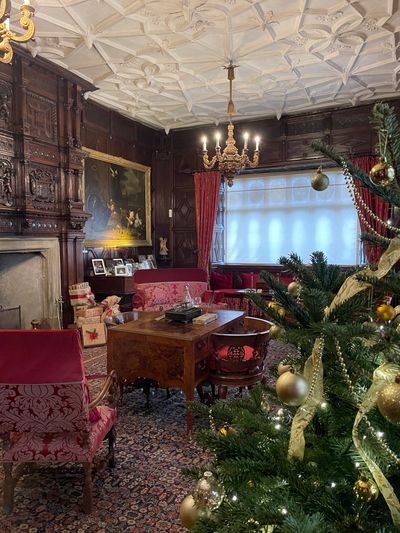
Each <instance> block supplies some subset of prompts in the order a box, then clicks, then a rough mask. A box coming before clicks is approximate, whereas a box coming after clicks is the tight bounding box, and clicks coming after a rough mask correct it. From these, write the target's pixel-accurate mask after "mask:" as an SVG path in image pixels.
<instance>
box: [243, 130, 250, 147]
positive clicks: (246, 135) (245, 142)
mask: <svg viewBox="0 0 400 533" xmlns="http://www.w3.org/2000/svg"><path fill="white" fill-rule="evenodd" d="M243 138H244V146H243V150H247V142H248V140H249V134H248V133H247V131H246V133H245V134H244V135H243Z"/></svg>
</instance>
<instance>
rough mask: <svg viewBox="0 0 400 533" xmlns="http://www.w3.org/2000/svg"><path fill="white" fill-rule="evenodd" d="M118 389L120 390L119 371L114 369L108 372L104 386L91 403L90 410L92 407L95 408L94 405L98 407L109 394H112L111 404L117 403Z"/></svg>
mask: <svg viewBox="0 0 400 533" xmlns="http://www.w3.org/2000/svg"><path fill="white" fill-rule="evenodd" d="M96 377H97V376H96ZM118 391H119V387H118V383H117V373H116V372H115V370H112V371H111V372H110V373H109V374H108V376H107V378H106V380H105V382H104V384H103V387H102V388H101V391H100V392H99V393H98V395H97V396H96V398H94V400H92V401H91V402H90V403H89V411H90V409H93V408H94V407H97V406H98V405H100V404H101V403H102V402H103V400H104V398H105V397H106V396H107V394H110V395H111V404H112V405H117V403H118Z"/></svg>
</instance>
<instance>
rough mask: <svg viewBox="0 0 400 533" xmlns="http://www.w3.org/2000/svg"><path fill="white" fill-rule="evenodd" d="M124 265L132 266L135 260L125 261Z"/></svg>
mask: <svg viewBox="0 0 400 533" xmlns="http://www.w3.org/2000/svg"><path fill="white" fill-rule="evenodd" d="M125 264H126V265H134V264H135V260H134V259H125Z"/></svg>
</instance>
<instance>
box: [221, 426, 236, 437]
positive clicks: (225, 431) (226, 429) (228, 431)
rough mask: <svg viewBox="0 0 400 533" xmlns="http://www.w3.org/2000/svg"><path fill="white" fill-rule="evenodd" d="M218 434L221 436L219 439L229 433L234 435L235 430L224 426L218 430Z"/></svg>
mask: <svg viewBox="0 0 400 533" xmlns="http://www.w3.org/2000/svg"><path fill="white" fill-rule="evenodd" d="M218 433H219V434H220V435H221V437H227V436H228V435H230V434H231V433H236V430H235V429H234V428H232V427H231V426H228V425H226V424H225V425H224V426H221V427H220V428H219V431H218Z"/></svg>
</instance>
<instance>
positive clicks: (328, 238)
mask: <svg viewBox="0 0 400 533" xmlns="http://www.w3.org/2000/svg"><path fill="white" fill-rule="evenodd" d="M313 173H314V172H313ZM325 173H326V174H327V175H328V176H329V180H330V185H329V187H328V188H327V189H326V190H325V191H323V192H317V191H314V189H313V188H312V187H311V185H310V182H311V175H312V174H311V173H310V172H309V171H307V172H291V173H285V174H284V175H282V174H281V173H280V174H277V173H275V174H265V175H263V174H262V175H254V176H246V177H238V178H235V180H234V185H233V187H231V188H229V187H227V190H226V206H225V208H226V210H225V217H226V218H225V263H230V264H234V263H247V264H276V263H278V262H279V258H280V257H281V256H282V255H284V256H287V255H288V254H289V253H291V252H296V253H297V254H298V255H299V256H300V257H301V258H302V259H303V261H306V262H307V261H308V260H309V257H310V254H311V253H312V252H313V251H316V250H319V251H322V252H324V253H325V254H326V255H327V257H328V261H329V262H330V263H336V264H340V265H353V264H357V263H358V252H359V238H358V237H359V229H358V218H357V211H356V208H355V207H354V205H353V203H352V200H351V198H350V195H349V193H348V192H347V189H346V187H345V184H344V177H343V175H342V173H341V171H340V169H333V170H327V171H325Z"/></svg>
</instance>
